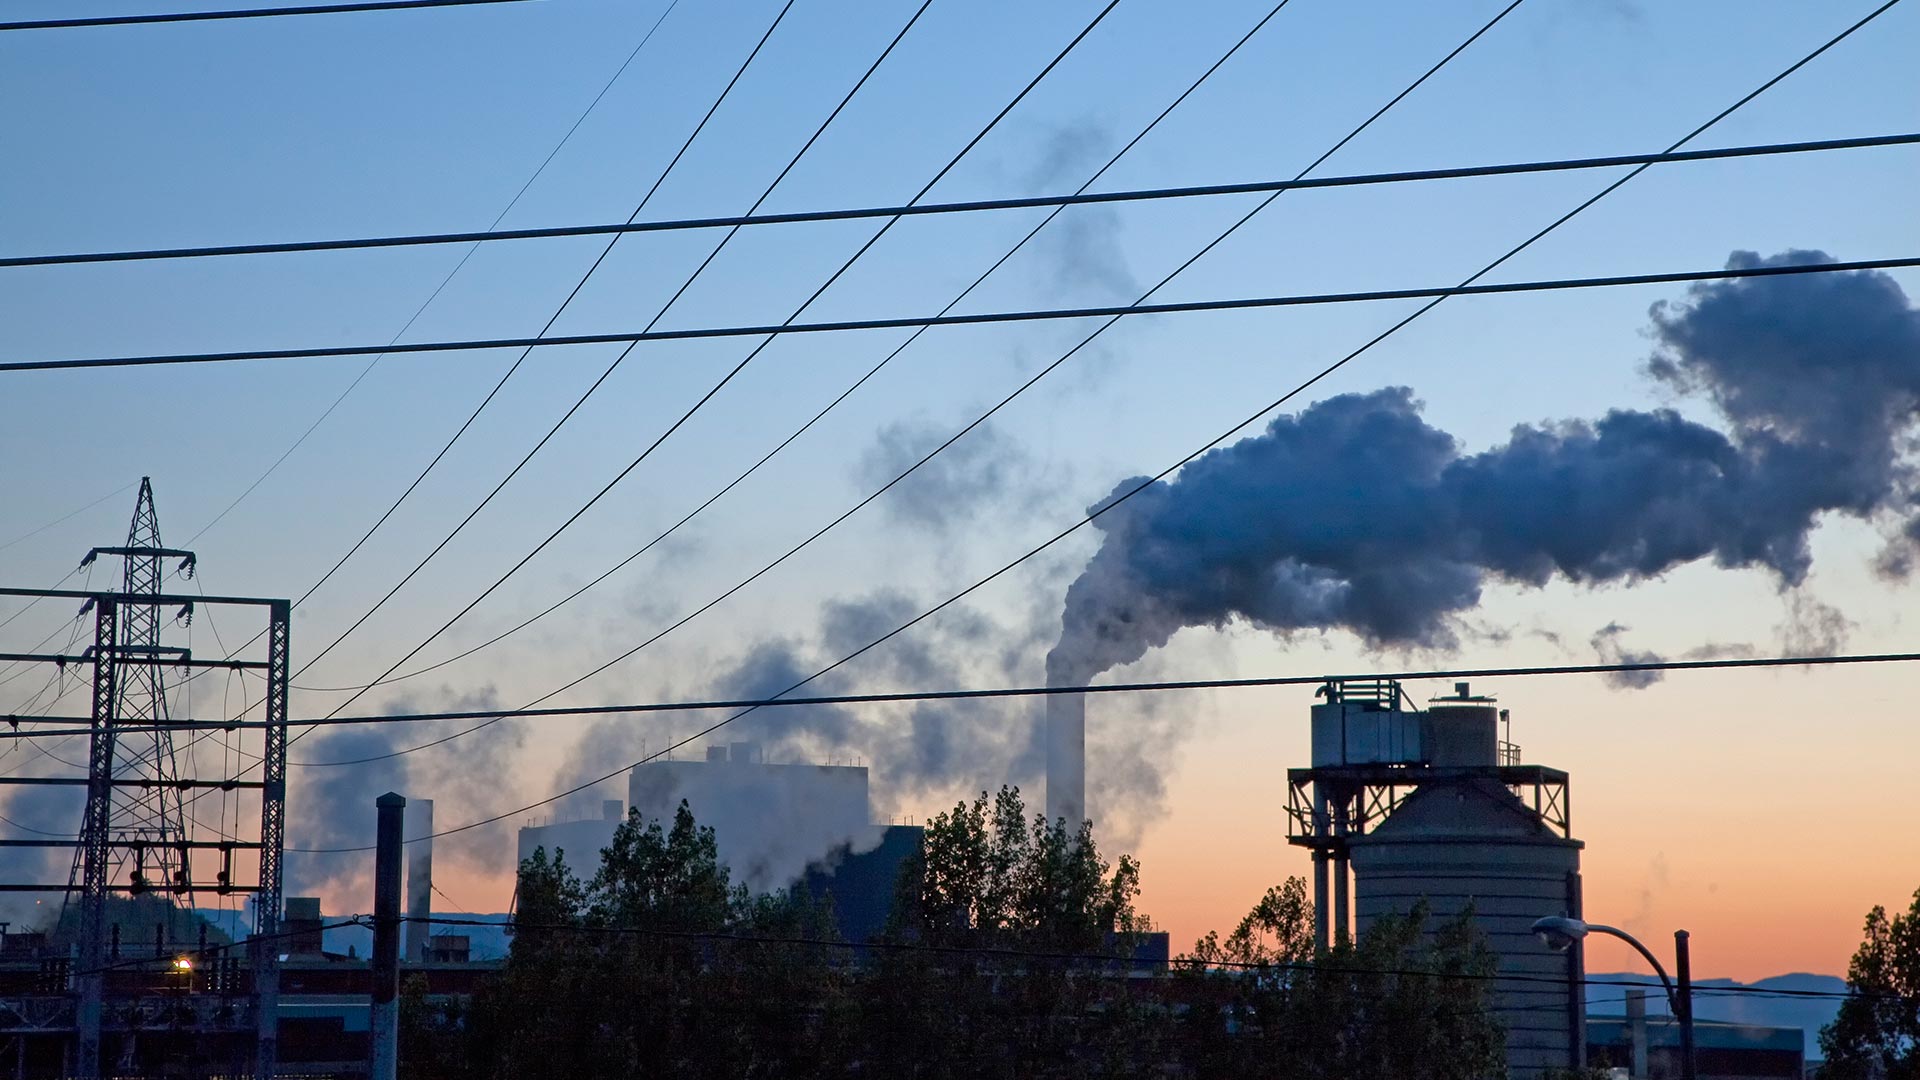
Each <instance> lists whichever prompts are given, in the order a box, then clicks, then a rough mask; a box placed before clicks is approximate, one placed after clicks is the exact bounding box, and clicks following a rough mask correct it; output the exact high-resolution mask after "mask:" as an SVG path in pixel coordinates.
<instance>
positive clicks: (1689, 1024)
mask: <svg viewBox="0 0 1920 1080" xmlns="http://www.w3.org/2000/svg"><path fill="white" fill-rule="evenodd" d="M1687 937H1688V935H1687V932H1686V931H1685V930H1675V931H1674V932H1673V970H1674V973H1675V974H1676V975H1677V976H1678V978H1677V980H1676V981H1677V982H1679V984H1680V995H1679V1005H1678V1009H1679V1012H1680V1080H1695V1077H1697V1076H1698V1075H1699V1063H1698V1062H1697V1061H1696V1060H1695V1055H1694V1051H1693V960H1692V958H1691V957H1690V956H1688V954H1687Z"/></svg>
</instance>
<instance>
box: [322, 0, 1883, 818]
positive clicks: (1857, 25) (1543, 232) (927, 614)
mask: <svg viewBox="0 0 1920 1080" xmlns="http://www.w3.org/2000/svg"><path fill="white" fill-rule="evenodd" d="M1899 2H1900V0H1886V2H1885V3H1883V4H1881V5H1880V6H1878V7H1876V8H1875V9H1873V10H1872V11H1870V12H1868V13H1867V14H1866V15H1865V16H1863V17H1862V18H1861V19H1859V20H1858V21H1856V22H1854V23H1853V24H1851V25H1850V26H1848V27H1847V28H1845V29H1844V30H1842V31H1840V32H1839V33H1838V34H1836V35H1835V36H1833V37H1832V38H1829V39H1828V40H1827V41H1826V42H1824V43H1823V44H1821V45H1820V46H1818V47H1817V48H1815V49H1814V50H1813V51H1812V52H1810V53H1808V54H1807V55H1805V56H1803V57H1802V58H1800V59H1799V60H1797V61H1795V62H1794V63H1793V64H1792V65H1790V66H1788V67H1787V68H1786V69H1785V70H1783V71H1782V72H1780V73H1779V74H1778V75H1775V76H1773V77H1772V78H1770V79H1768V80H1767V81H1766V82H1764V83H1762V84H1761V85H1760V86H1759V87H1757V88H1755V89H1754V90H1752V91H1751V92H1749V93H1747V94H1746V95H1744V96H1742V97H1741V98H1739V99H1738V100H1736V101H1735V102H1734V103H1733V104H1731V105H1729V106H1727V107H1726V108H1725V109H1723V110H1721V111H1720V112H1718V113H1716V114H1715V115H1714V116H1713V117H1711V118H1710V119H1708V120H1707V121H1706V122H1705V123H1703V124H1701V125H1700V126H1698V127H1696V128H1694V129H1693V130H1692V131H1690V132H1688V133H1687V134H1686V135H1684V136H1682V137H1681V138H1680V139H1678V140H1676V141H1675V142H1674V143H1673V147H1674V148H1676V149H1677V148H1678V147H1680V146H1683V145H1685V144H1686V143H1688V142H1691V141H1692V140H1693V139H1694V138H1696V137H1698V136H1699V135H1701V134H1703V133H1704V132H1706V131H1707V130H1708V129H1710V128H1712V127H1713V126H1715V125H1717V124H1719V123H1720V122H1721V121H1722V120H1725V119H1726V118H1727V117H1728V116H1731V115H1732V114H1733V113H1734V112H1736V111H1738V110H1739V109H1741V108H1743V107H1744V106H1745V105H1747V104H1748V103H1749V102H1751V101H1753V100H1754V99H1755V98H1757V97H1759V96H1760V95H1762V94H1764V93H1765V92H1766V91H1768V90H1769V89H1771V88H1772V87H1774V86H1775V85H1777V84H1779V83H1780V82H1782V81H1783V80H1785V79H1787V78H1788V77H1790V76H1791V75H1793V74H1794V73H1795V72H1797V71H1799V70H1800V69H1801V68H1803V67H1805V66H1807V65H1808V64H1810V63H1812V62H1813V61H1814V60H1815V59H1818V58H1819V57H1820V56H1822V55H1824V54H1825V53H1826V52H1827V51H1828V50H1830V49H1832V48H1833V47H1835V46H1836V45H1839V44H1840V43H1841V42H1843V41H1845V40H1846V39H1847V38H1849V37H1851V36H1852V35H1853V34H1854V33H1856V32H1857V31H1859V30H1860V29H1861V28H1863V27H1865V26H1867V25H1868V24H1869V23H1871V22H1872V21H1873V20H1875V19H1877V18H1878V17H1880V16H1881V15H1883V14H1885V13H1886V12H1887V11H1889V10H1891V9H1892V8H1893V7H1894V6H1895V5H1897V4H1898V3H1899ZM1515 6H1517V4H1516V5H1515ZM1511 10H1512V7H1509V8H1507V9H1505V10H1503V11H1502V12H1501V13H1500V15H1499V16H1496V18H1495V21H1496V22H1497V21H1498V19H1499V18H1500V17H1503V16H1504V15H1505V14H1506V13H1507V12H1508V11H1511ZM1492 25H1493V24H1492V23H1489V24H1488V25H1487V27H1484V28H1482V30H1481V31H1480V32H1481V33H1484V32H1485V30H1486V29H1490V28H1491V26H1492ZM1478 36H1479V34H1476V35H1475V37H1476V38H1477V37H1478ZM1471 40H1472V39H1469V41H1471ZM1463 47H1464V46H1463ZM1457 52H1458V50H1456V54H1457ZM1436 70H1437V69H1436ZM1429 74H1431V72H1430V73H1429ZM1423 78H1424V76H1423ZM1645 168H1646V167H1644V166H1643V167H1641V168H1637V169H1635V170H1633V171H1631V172H1629V173H1627V174H1625V175H1624V176H1621V177H1620V178H1618V179H1616V180H1615V181H1613V182H1612V183H1610V184H1608V185H1607V186H1606V187H1604V188H1602V189H1601V190H1600V191H1598V192H1597V193H1595V194H1594V195H1592V196H1590V197H1588V198H1587V199H1585V200H1584V201H1582V202H1580V203H1579V204H1577V205H1576V206H1574V207H1573V208H1572V209H1571V210H1569V211H1567V212H1566V213H1564V214H1562V215H1560V216H1559V217H1558V218H1556V219H1554V220H1553V221H1552V222H1550V223H1549V224H1548V225H1546V226H1545V227H1543V228H1541V229H1540V230H1538V231H1537V232H1535V233H1533V234H1532V235H1530V236H1529V237H1528V238H1527V239H1525V240H1523V241H1521V242H1520V243H1519V244H1517V245H1515V246H1514V247H1512V248H1510V249H1509V250H1508V251H1507V252H1506V253H1505V254H1503V255H1501V256H1500V257H1498V258H1497V259H1495V260H1493V261H1492V262H1490V263H1488V264H1487V265H1486V266H1485V267H1483V268H1482V269H1480V270H1479V271H1477V272H1475V273H1474V274H1472V275H1470V276H1469V277H1467V278H1466V279H1465V280H1464V281H1463V282H1462V284H1471V283H1473V282H1474V281H1476V280H1478V279H1479V278H1481V277H1483V276H1485V275H1486V274H1487V273H1489V272H1491V271H1492V270H1494V269H1496V268H1497V267H1499V266H1500V265H1502V264H1504V263H1505V262H1507V261H1508V260H1510V259H1512V258H1513V257H1514V256H1516V255H1518V254H1519V253H1520V252H1522V251H1524V250H1526V249H1527V248H1528V247H1531V246H1532V245H1533V244H1534V243H1536V242H1538V241H1539V240H1540V239H1542V238H1543V237H1545V236H1547V235H1549V234H1550V233H1552V232H1554V231H1555V230H1557V229H1558V228H1560V226H1562V225H1564V224H1565V223H1567V222H1568V221H1571V220H1572V219H1573V218H1574V217H1576V216H1578V215H1579V214H1581V213H1583V212H1584V211H1585V210H1587V209H1588V208H1589V207H1592V206H1593V205H1594V204H1595V203H1598V202H1599V201H1600V200H1602V199H1604V198H1605V197H1606V196H1607V195H1609V194H1611V193H1612V192H1614V191H1616V190H1618V189H1619V188H1620V187H1621V186H1622V185H1624V184H1626V183H1627V182H1628V181H1630V180H1632V179H1633V178H1634V177H1636V176H1638V175H1639V174H1640V173H1641V172H1643V171H1645ZM1444 299H1445V297H1437V298H1435V299H1434V300H1432V301H1429V302H1428V303H1426V304H1424V305H1422V306H1421V307H1419V308H1417V309H1415V310H1414V311H1413V312H1412V313H1411V314H1409V315H1407V316H1405V317H1403V318H1402V319H1400V320H1399V321H1397V322H1395V323H1393V324H1392V325H1391V326H1389V327H1388V328H1387V329H1386V330H1383V331H1382V332H1381V333H1379V334H1377V335H1375V336H1374V337H1373V338H1371V339H1369V340H1368V341H1367V342H1366V343H1364V344H1362V345H1361V346H1360V347H1358V348H1356V349H1354V350H1353V351H1351V352H1349V353H1347V354H1346V355H1345V356H1343V357H1341V358H1340V359H1339V360H1336V361H1334V362H1333V363H1332V364H1330V365H1328V366H1327V367H1325V368H1323V369H1322V370H1321V371H1319V372H1318V373H1316V374H1315V375H1313V376H1312V377H1310V378H1309V379H1307V380H1305V381H1303V382H1302V383H1300V384H1299V385H1298V386H1296V387H1295V388H1294V389H1292V390H1289V391H1287V392H1286V393H1285V394H1282V395H1281V396H1280V397H1279V398H1277V399H1275V400H1274V401H1272V402H1270V403H1268V404H1266V405H1265V406H1263V407H1261V408H1260V409H1259V410H1258V411H1256V412H1255V413H1253V414H1252V415H1251V416H1249V417H1248V418H1246V419H1245V420H1243V421H1241V422H1239V423H1237V424H1235V425H1233V426H1232V427H1230V428H1228V429H1227V430H1226V431H1224V432H1222V433H1221V434H1220V435H1218V436H1216V437H1215V438H1213V439H1211V440H1209V441H1208V442H1207V443H1205V444H1204V445H1202V446H1201V447H1199V448H1198V449H1196V450H1194V451H1193V452H1192V453H1189V454H1187V455H1185V456H1183V457H1182V458H1181V459H1180V460H1178V461H1176V462H1174V463H1173V464H1172V465H1170V466H1168V467H1167V468H1165V469H1163V470H1161V471H1160V472H1159V473H1157V474H1155V475H1154V476H1153V477H1151V478H1149V479H1146V480H1143V481H1142V482H1141V483H1139V484H1137V485H1135V486H1134V487H1132V488H1130V489H1128V490H1127V491H1126V492H1124V493H1122V494H1120V495H1119V496H1117V497H1115V498H1113V499H1110V500H1108V501H1107V502H1106V503H1105V504H1103V505H1102V506H1101V507H1100V508H1099V509H1097V510H1095V511H1093V512H1091V513H1089V514H1087V515H1086V516H1084V517H1083V518H1081V519H1080V520H1079V521H1077V522H1075V523H1074V524H1072V525H1070V526H1068V527H1067V528H1065V529H1063V530H1061V531H1060V532H1057V533H1055V534H1054V535H1053V536H1052V537H1050V538H1048V539H1047V540H1045V541H1043V542H1042V543H1040V544H1039V545H1037V546H1035V547H1034V548H1032V549H1030V550H1028V551H1027V552H1026V553H1025V554H1022V555H1020V556H1018V557H1016V558H1015V559H1013V560H1012V561H1010V562H1008V563H1006V564H1005V565H1004V566H1002V567H1001V568H1000V569H998V570H995V571H993V572H992V573H990V574H988V575H987V576H985V577H983V578H981V579H979V580H977V581H975V582H974V583H973V584H971V585H968V586H967V587H966V588H964V589H962V590H960V591H959V592H957V593H955V594H954V595H952V596H950V597H948V598H947V599H945V600H942V601H941V602H939V603H938V604H935V605H934V606H932V607H930V608H928V609H927V610H925V611H923V612H921V613H920V614H919V615H916V616H914V617H913V618H911V619H909V620H907V621H906V622H904V623H902V624H901V625H900V626H898V627H896V628H894V629H893V630H890V631H888V632H886V633H885V634H882V635H880V636H879V637H877V638H875V639H874V640H872V641H870V642H868V643H867V644H866V645H863V646H861V647H859V648H857V649H855V650H853V651H852V652H849V653H848V654H846V655H845V656H843V657H841V658H840V659H838V660H836V661H834V662H833V663H831V664H828V665H826V666H825V667H823V668H821V669H819V670H818V671H816V672H814V673H813V674H812V675H809V676H807V677H806V678H804V679H802V680H800V681H798V682H796V683H794V684H793V685H792V686H789V687H787V688H786V689H784V690H782V691H780V692H779V693H777V694H774V695H772V696H773V697H785V696H787V695H788V694H790V693H792V692H793V691H795V690H798V689H801V688H803V687H805V686H807V685H809V684H811V683H813V682H814V681H816V680H818V679H820V678H822V677H824V676H826V675H827V674H829V673H831V672H833V671H835V670H837V669H839V668H840V667H842V666H844V665H846V664H847V663H850V662H851V661H853V660H854V659H857V658H858V657H860V656H862V655H864V654H866V653H867V652H869V651H871V650H872V649H874V648H876V647H878V646H880V645H882V644H884V643H885V642H887V641H890V640H892V639H893V638H894V637H897V636H899V635H900V634H903V633H905V632H906V631H908V630H910V629H912V628H913V627H915V626H917V625H919V624H920V623H921V622H924V621H925V620H927V619H929V618H931V617H933V616H934V615H936V614H938V613H940V612H941V611H944V610H945V609H947V608H948V607H950V606H952V605H953V604H955V603H958V602H959V601H960V600H962V599H964V598H965V597H967V596H969V595H971V594H973V593H974V592H976V591H978V590H979V589H981V588H984V587H985V586H986V585H988V584H990V583H992V582H994V581H997V580H998V579H999V578H1001V577H1003V576H1005V575H1006V574H1007V573H1009V572H1011V571H1012V570H1014V569H1015V568H1016V567H1018V566H1020V565H1022V564H1023V563H1025V562H1026V561H1027V560H1029V559H1031V558H1033V557H1034V556H1036V555H1038V554H1040V553H1041V552H1043V551H1045V550H1047V549H1048V548H1050V547H1052V546H1053V545H1054V544H1056V543H1058V542H1060V541H1061V540H1064V539H1066V538H1067V537H1068V536H1071V535H1073V534H1074V533H1076V532H1078V531H1079V530H1080V529H1082V528H1084V527H1085V526H1086V525H1088V524H1090V523H1091V522H1093V521H1094V520H1095V519H1096V518H1098V517H1100V516H1102V515H1104V514H1106V513H1107V512H1109V511H1110V510H1112V509H1113V507H1115V506H1118V505H1120V504H1122V503H1124V502H1125V501H1127V500H1128V499H1130V498H1132V497H1133V496H1134V495H1136V494H1138V493H1139V492H1141V491H1143V490H1145V489H1146V488H1147V487H1149V486H1150V485H1152V484H1153V483H1156V482H1158V481H1159V480H1161V479H1164V478H1165V477H1166V476H1168V475H1170V474H1171V473H1173V472H1174V471H1175V470H1177V469H1179V468H1180V467H1182V466H1183V465H1185V464H1187V463H1188V462H1191V461H1192V460H1194V459H1195V458H1197V457H1199V456H1200V455H1201V454H1204V453H1206V452H1207V451H1209V450H1211V449H1213V448H1214V447H1216V446H1219V445H1220V444H1221V443H1223V442H1225V441H1226V440H1228V439H1230V438H1232V437H1234V436H1235V435H1236V434H1238V433H1239V432H1241V431H1244V430H1246V429H1247V428H1248V427H1250V426H1252V425H1253V424H1255V423H1258V422H1259V421H1260V420H1261V419H1262V418H1263V417H1265V416H1266V415H1268V414H1269V413H1271V412H1273V411H1275V410H1276V409H1278V408H1280V407H1281V406H1282V405H1284V404H1286V403H1287V402H1288V401H1290V400H1291V399H1293V398H1294V397H1296V396H1298V395H1299V394H1301V393H1304V392H1305V391H1306V390H1307V389H1309V388H1311V387H1312V386H1313V385H1315V384H1316V383H1318V382H1319V381H1321V380H1322V379H1324V378H1326V377H1327V376H1328V375H1330V374H1332V373H1333V372H1334V371H1337V370H1339V369H1340V368H1341V367H1343V366H1345V365H1346V364H1348V363H1350V362H1351V361H1352V360H1354V359H1356V358H1358V357H1359V356H1361V355H1363V354H1364V353H1366V352H1367V351H1368V350H1370V349H1372V348H1373V347H1374V346H1375V345H1377V344H1378V343H1380V342H1382V341H1385V340H1386V339H1387V338H1388V337H1390V336H1391V335H1392V334H1394V333H1396V332H1398V331H1399V330H1400V329H1401V328H1403V327H1405V326H1407V325H1409V324H1411V323H1412V322H1413V321H1415V320H1416V319H1418V318H1419V317H1420V316H1421V315H1423V314H1425V313H1426V312H1428V311H1431V310H1433V309H1434V308H1435V307H1437V306H1439V304H1440V303H1442V302H1443V301H1444ZM753 711H754V708H753V707H749V708H747V709H743V710H741V711H740V712H736V713H733V714H731V715H729V716H727V717H725V718H723V719H721V720H719V721H717V722H715V723H713V724H711V725H708V726H707V727H705V728H703V729H702V730H700V731H697V732H695V733H694V734H692V735H690V736H687V737H686V738H683V739H678V740H675V741H673V742H672V743H671V744H670V745H668V746H667V747H665V748H663V749H661V750H660V751H658V752H656V753H653V754H649V755H647V756H645V757H643V758H641V759H640V760H639V761H636V762H633V763H631V764H628V765H626V766H623V767H621V768H619V769H616V770H614V771H612V772H609V773H607V774H606V775H604V776H599V777H595V778H594V779H592V780H589V781H586V782H584V783H581V784H577V785H575V786H573V787H571V788H568V789H567V790H565V791H561V792H557V793H555V794H553V795H549V796H547V797H546V798H544V799H541V800H539V801H537V802H534V803H531V804H528V805H526V806H522V807H518V808H515V809H513V810H509V811H506V812H504V813H500V814H496V815H493V816H491V817H487V818H483V819H480V820H478V821H472V822H468V823H466V824H463V825H457V826H453V827H451V828H448V829H444V830H441V831H439V832H437V833H435V834H434V836H436V837H438V836H447V835H451V834H454V833H460V832H465V831H467V830H470V829H476V828H480V827H482V826H484V825H488V824H491V823H493V822H496V821H501V820H504V819H507V818H511V817H514V816H516V815H519V814H523V813H525V812H527V811H528V810H532V809H536V808H538V807H541V806H545V805H547V804H549V803H552V802H556V801H558V800H560V799H563V798H566V797H567V796H569V795H573V794H577V793H579V792H581V791H585V790H588V789H589V788H592V787H595V786H597V785H599V784H602V783H605V782H606V781H608V780H611V779H613V778H614V777H617V776H619V775H621V774H622V773H625V772H628V771H630V770H631V769H633V768H636V767H638V766H639V765H642V764H645V763H646V762H649V761H652V760H655V759H657V758H659V757H662V756H664V755H665V754H667V753H669V752H671V751H673V750H676V749H679V748H680V747H683V746H686V745H688V744H689V743H692V742H695V741H697V740H699V739H702V738H705V737H707V736H708V735H711V734H712V733H713V732H715V731H717V730H719V729H720V728H723V727H725V726H727V725H728V724H730V723H732V722H733V721H735V720H738V719H740V718H741V717H743V716H746V715H748V714H750V713H751V712H753ZM417 839H429V838H428V837H420V838H417ZM333 850H335V851H350V850H351V851H366V850H371V848H369V847H362V848H352V849H333Z"/></svg>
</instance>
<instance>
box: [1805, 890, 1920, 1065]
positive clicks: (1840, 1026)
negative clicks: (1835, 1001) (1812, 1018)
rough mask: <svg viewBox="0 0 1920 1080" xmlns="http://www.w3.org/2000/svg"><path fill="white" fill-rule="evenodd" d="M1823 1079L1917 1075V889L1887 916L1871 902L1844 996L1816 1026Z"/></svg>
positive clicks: (1919, 924)
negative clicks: (1836, 1011)
mask: <svg viewBox="0 0 1920 1080" xmlns="http://www.w3.org/2000/svg"><path fill="white" fill-rule="evenodd" d="M1820 1050H1821V1053H1822V1054H1823V1055H1824V1056H1825V1058H1826V1062H1825V1064H1824V1065H1823V1066H1822V1068H1821V1070H1820V1076H1821V1078H1822V1080H1914V1078H1916V1077H1920V891H1916V892H1915V893H1914V894H1913V904H1912V906H1910V907H1909V908H1908V909H1907V911H1906V912H1905V913H1904V914H1900V913H1896V914H1895V915H1894V916H1893V917H1892V918H1891V919H1889V918H1888V917H1887V909H1886V908H1884V907H1881V906H1879V905H1877V904H1876V905H1874V908H1873V910H1872V911H1870V912H1868V913H1867V924H1866V933H1865V934H1864V936H1863V937H1862V940H1861V942H1860V948H1859V950H1858V951H1857V952H1855V953H1854V954H1853V961H1852V962H1851V963H1850V964H1848V965H1847V997H1846V1000H1845V1001H1842V1002H1841V1003H1840V1012H1839V1015H1837V1016H1835V1017H1834V1020H1833V1022H1832V1023H1831V1024H1828V1025H1827V1026H1826V1027H1824V1028H1821V1029H1820Z"/></svg>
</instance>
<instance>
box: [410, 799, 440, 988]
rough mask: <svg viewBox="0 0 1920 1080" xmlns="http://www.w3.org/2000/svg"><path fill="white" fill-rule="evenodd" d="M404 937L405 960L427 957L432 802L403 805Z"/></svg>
mask: <svg viewBox="0 0 1920 1080" xmlns="http://www.w3.org/2000/svg"><path fill="white" fill-rule="evenodd" d="M406 823H407V840H408V841H409V843H408V846H407V934H406V957H407V959H408V960H410V961H412V962H413V963H416V964H418V963H420V962H422V961H424V960H426V958H427V939H428V938H429V937H431V936H432V934H433V924H432V923H430V922H428V921H427V920H429V919H431V918H433V800H432V799H413V800H410V801H409V802H408V803H407V808H406Z"/></svg>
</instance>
